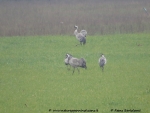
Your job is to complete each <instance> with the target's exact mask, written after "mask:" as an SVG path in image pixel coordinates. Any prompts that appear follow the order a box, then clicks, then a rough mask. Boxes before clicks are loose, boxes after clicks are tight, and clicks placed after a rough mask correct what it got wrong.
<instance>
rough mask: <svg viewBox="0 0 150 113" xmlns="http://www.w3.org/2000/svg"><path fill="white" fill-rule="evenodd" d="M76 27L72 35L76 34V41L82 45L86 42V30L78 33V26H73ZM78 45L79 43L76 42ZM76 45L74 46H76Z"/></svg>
mask: <svg viewBox="0 0 150 113" xmlns="http://www.w3.org/2000/svg"><path fill="white" fill-rule="evenodd" d="M74 27H75V28H76V30H75V31H74V35H75V36H76V39H77V40H78V41H80V44H81V45H82V44H83V45H84V44H85V43H86V35H87V31H86V30H81V31H80V33H78V26H76V25H75V26H74ZM77 45H79V44H77ZM77 45H76V46H77Z"/></svg>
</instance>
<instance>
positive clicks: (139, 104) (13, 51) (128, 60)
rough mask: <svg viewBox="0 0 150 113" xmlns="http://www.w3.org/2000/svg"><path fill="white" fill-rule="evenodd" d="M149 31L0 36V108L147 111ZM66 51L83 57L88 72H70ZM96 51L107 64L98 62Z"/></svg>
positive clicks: (28, 112) (26, 112)
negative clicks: (82, 39) (81, 36)
mask: <svg viewBox="0 0 150 113" xmlns="http://www.w3.org/2000/svg"><path fill="white" fill-rule="evenodd" d="M149 36H150V34H124V35H104V36H98V35H97V36H88V37H87V43H86V45H85V46H78V47H76V46H75V45H76V44H77V43H78V41H77V40H76V39H75V37H73V36H28V37H21V36H20V37H1V38H0V53H1V54H0V92H1V93H0V97H1V98H0V112H1V113H20V112H21V113H47V112H52V111H49V109H51V110H55V109H58V110H59V109H60V110H61V109H63V110H64V109H79V110H80V109H83V110H84V109H94V110H95V109H98V111H99V112H100V113H110V112H111V111H110V110H111V109H114V110H115V109H118V110H122V109H123V110H124V109H137V110H139V109H140V110H141V112H142V113H148V112H150V108H149V106H150V101H149V100H150V84H149V82H150V76H149V74H150V70H149V69H150V65H149V64H150V51H149V48H150V45H149V42H150V39H149ZM66 53H70V54H72V55H73V56H75V57H84V58H85V59H86V61H87V70H85V69H81V68H80V74H78V72H77V70H76V71H75V73H74V75H72V70H70V71H68V70H67V68H66V66H65V65H64V62H63V61H64V57H65V54H66ZM100 53H104V54H105V56H106V58H107V61H108V62H107V64H106V66H105V69H104V72H102V71H101V69H100V68H99V66H98V59H99V57H100Z"/></svg>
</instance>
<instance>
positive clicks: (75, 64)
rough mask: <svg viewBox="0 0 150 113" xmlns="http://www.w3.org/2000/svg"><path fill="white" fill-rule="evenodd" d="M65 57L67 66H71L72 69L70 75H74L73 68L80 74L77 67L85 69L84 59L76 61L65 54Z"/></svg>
mask: <svg viewBox="0 0 150 113" xmlns="http://www.w3.org/2000/svg"><path fill="white" fill-rule="evenodd" d="M66 57H67V58H68V63H69V65H71V66H72V67H73V72H72V74H74V71H75V68H77V70H78V73H80V71H79V69H78V67H81V68H85V69H86V68H87V67H86V61H85V59H84V58H80V59H78V58H75V57H73V56H71V55H69V54H66Z"/></svg>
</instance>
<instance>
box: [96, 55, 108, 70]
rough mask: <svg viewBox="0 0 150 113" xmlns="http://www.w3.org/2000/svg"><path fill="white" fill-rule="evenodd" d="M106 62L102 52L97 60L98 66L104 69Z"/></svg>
mask: <svg viewBox="0 0 150 113" xmlns="http://www.w3.org/2000/svg"><path fill="white" fill-rule="evenodd" d="M106 62H107V60H106V58H105V56H104V54H102V55H101V57H100V58H99V60H98V63H99V66H100V68H102V71H104V66H105V64H106Z"/></svg>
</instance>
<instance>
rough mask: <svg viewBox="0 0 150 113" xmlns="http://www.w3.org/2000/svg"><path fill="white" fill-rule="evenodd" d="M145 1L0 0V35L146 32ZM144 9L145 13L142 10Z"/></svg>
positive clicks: (149, 23) (149, 24)
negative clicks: (78, 31) (75, 30)
mask: <svg viewBox="0 0 150 113" xmlns="http://www.w3.org/2000/svg"><path fill="white" fill-rule="evenodd" d="M149 7H150V2H149V0H0V17H1V18H0V36H16V35H73V31H74V28H73V26H74V25H78V26H79V30H81V29H86V30H87V31H88V33H89V35H95V34H100V35H104V34H121V33H139V32H140V33H141V32H144V33H148V32H150V21H149V20H150V9H149ZM144 8H146V9H147V12H146V11H145V10H144Z"/></svg>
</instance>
